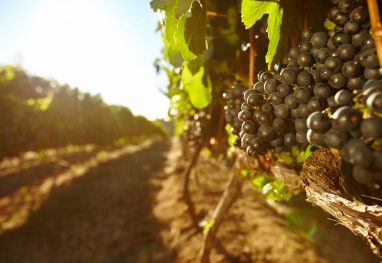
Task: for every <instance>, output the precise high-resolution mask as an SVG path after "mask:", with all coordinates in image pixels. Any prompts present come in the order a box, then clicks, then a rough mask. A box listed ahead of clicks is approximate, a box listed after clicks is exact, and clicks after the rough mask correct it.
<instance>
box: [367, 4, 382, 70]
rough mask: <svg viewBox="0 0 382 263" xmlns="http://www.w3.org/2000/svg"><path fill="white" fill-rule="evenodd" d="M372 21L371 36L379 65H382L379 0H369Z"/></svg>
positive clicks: (381, 30)
mask: <svg viewBox="0 0 382 263" xmlns="http://www.w3.org/2000/svg"><path fill="white" fill-rule="evenodd" d="M367 5H368V8H369V16H370V23H371V36H372V37H373V40H374V44H375V47H376V49H377V55H378V61H379V65H380V66H382V24H381V19H380V16H379V9H378V3H377V0H367Z"/></svg>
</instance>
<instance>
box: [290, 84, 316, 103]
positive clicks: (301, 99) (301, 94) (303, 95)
mask: <svg viewBox="0 0 382 263" xmlns="http://www.w3.org/2000/svg"><path fill="white" fill-rule="evenodd" d="M293 96H294V97H295V99H296V100H297V102H298V103H307V102H308V101H309V99H310V98H311V97H312V96H313V93H312V91H311V90H310V89H309V88H305V87H300V88H298V89H297V90H295V92H294V93H293Z"/></svg>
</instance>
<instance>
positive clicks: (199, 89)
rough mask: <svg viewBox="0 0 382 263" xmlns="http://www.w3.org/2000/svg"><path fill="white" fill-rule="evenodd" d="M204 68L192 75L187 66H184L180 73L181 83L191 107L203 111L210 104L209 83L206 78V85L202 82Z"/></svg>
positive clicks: (210, 89)
mask: <svg viewBox="0 0 382 263" xmlns="http://www.w3.org/2000/svg"><path fill="white" fill-rule="evenodd" d="M203 77H204V67H200V68H199V71H198V72H197V73H195V74H192V72H191V71H190V69H189V68H188V66H184V68H183V71H182V82H183V85H184V88H185V90H186V91H187V93H188V95H189V97H190V101H191V103H192V105H193V106H194V107H195V108H197V109H203V108H205V107H207V106H208V104H210V102H211V91H212V86H211V81H210V79H209V78H207V83H206V84H205V83H204V81H203Z"/></svg>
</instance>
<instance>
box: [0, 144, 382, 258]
mask: <svg viewBox="0 0 382 263" xmlns="http://www.w3.org/2000/svg"><path fill="white" fill-rule="evenodd" d="M180 155H181V153H180V147H179V145H178V143H177V142H176V141H175V140H171V141H170V140H152V141H145V142H143V143H141V144H138V145H127V146H120V147H118V148H116V147H114V148H108V149H98V148H96V149H92V150H91V151H86V152H84V154H82V155H81V154H80V153H78V152H77V153H75V156H74V155H73V156H68V155H66V156H59V158H56V159H54V160H49V162H44V161H41V163H40V164H38V163H35V164H34V165H33V166H31V167H24V168H23V169H10V168H9V169H8V168H7V169H8V170H9V172H7V171H8V170H1V171H0V262H6V263H12V262H17V263H19V262H21V263H22V262H39V263H44V262H55V263H56V262H57V263H61V262H94V263H97V262H134V263H141V262H142V263H144V262H163V263H167V262H198V255H199V253H200V247H201V244H202V239H203V235H202V233H198V232H196V231H195V229H194V228H193V227H192V223H191V220H190V219H189V216H188V214H187V207H186V205H185V204H184V202H183V200H182V176H183V173H184V169H185V166H186V165H187V162H185V161H182V160H181V159H180V158H179V156H180ZM62 164H65V165H62ZM228 175H229V170H228V168H227V166H226V165H225V163H224V162H223V161H218V160H216V161H211V160H207V158H204V157H203V155H202V156H201V157H200V159H199V162H198V165H197V166H196V167H195V169H194V173H193V174H192V177H191V197H192V199H193V202H194V203H195V206H196V210H197V214H198V216H199V217H200V219H201V221H203V218H204V219H206V220H207V219H208V215H209V213H210V212H211V211H212V210H213V209H214V207H215V206H216V204H217V202H218V200H219V198H220V196H221V194H222V192H223V190H224V186H225V184H226V182H227V180H228ZM211 262H217V263H223V262H224V263H228V262H230V263H233V262H242V263H244V262H248V263H249V262H262V263H263V262H264V263H266V262H297V263H299V262H320V263H321V262H323V263H324V262H338V263H340V262H346V263H353V262H354V263H358V262H359V263H361V262H362V263H369V262H370V263H373V262H379V260H378V259H377V258H376V257H375V256H374V255H373V254H372V253H371V251H370V249H369V248H368V247H367V246H366V245H365V243H364V242H363V241H362V240H360V239H359V238H357V237H356V236H355V235H353V234H352V233H351V232H350V231H348V230H347V229H345V228H344V227H342V226H340V225H337V224H336V222H335V221H333V219H331V218H329V216H328V215H327V214H325V213H324V212H322V211H321V210H320V209H319V208H314V207H312V206H311V205H310V204H308V203H306V202H305V201H304V196H302V195H300V196H297V197H295V198H294V199H293V200H292V202H288V203H282V204H279V203H278V204H275V203H271V202H269V201H266V200H264V198H263V197H262V195H261V194H260V193H258V192H257V190H255V189H254V188H252V187H251V185H250V184H249V182H245V183H244V184H243V189H242V193H241V195H240V197H239V198H238V200H237V201H236V202H235V203H234V205H233V207H232V208H231V209H230V211H229V213H228V214H227V215H226V216H225V218H224V221H223V223H222V225H221V227H220V229H219V232H218V239H217V242H216V246H215V249H214V250H213V251H212V255H211Z"/></svg>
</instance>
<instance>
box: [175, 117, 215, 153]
mask: <svg viewBox="0 0 382 263" xmlns="http://www.w3.org/2000/svg"><path fill="white" fill-rule="evenodd" d="M210 120H211V115H210V114H208V113H207V112H206V111H205V110H199V111H198V112H197V113H196V114H195V115H193V116H190V117H189V118H188V120H187V121H186V124H185V131H184V132H183V134H182V136H183V141H184V142H186V143H187V144H189V146H196V145H199V144H200V143H201V142H202V140H203V138H204V137H206V136H205V133H206V132H207V130H208V129H207V126H208V123H209V121H210Z"/></svg>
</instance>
